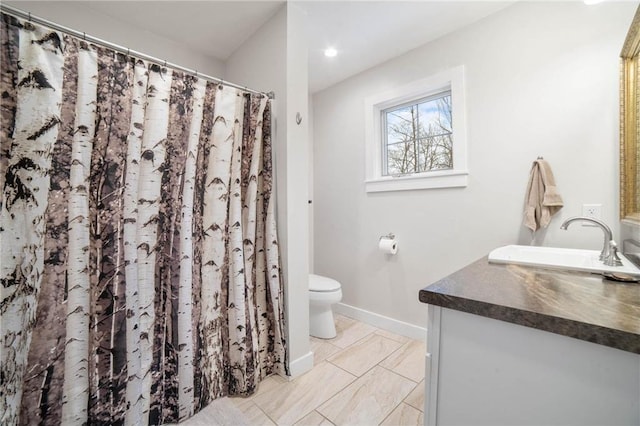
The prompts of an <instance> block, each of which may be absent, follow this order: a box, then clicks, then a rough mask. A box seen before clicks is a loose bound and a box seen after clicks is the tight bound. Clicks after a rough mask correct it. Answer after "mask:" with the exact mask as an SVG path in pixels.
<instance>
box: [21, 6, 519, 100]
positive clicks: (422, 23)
mask: <svg viewBox="0 0 640 426" xmlns="http://www.w3.org/2000/svg"><path fill="white" fill-rule="evenodd" d="M284 3H285V1H284V0H278V1H271V0H264V1H244V0H227V1H219V0H208V1H177V0H174V1H83V2H78V3H76V4H82V6H84V7H87V8H90V9H93V10H95V11H96V12H99V13H101V14H105V15H109V16H111V17H113V18H115V19H118V20H120V21H124V22H126V23H128V24H131V25H133V26H135V27H138V28H140V29H142V30H146V31H149V32H152V33H155V34H157V35H160V36H163V37H165V38H168V39H171V40H174V41H176V42H179V43H182V44H184V45H187V46H189V47H190V48H191V49H192V50H194V51H197V52H199V53H202V54H203V55H206V56H209V57H213V58H216V59H218V60H221V61H225V60H226V59H228V58H229V56H230V55H231V54H232V53H233V52H234V51H235V50H236V49H238V47H240V46H241V45H242V44H243V43H244V42H245V41H246V40H247V39H248V38H249V37H250V36H251V35H252V34H253V33H254V32H255V31H256V30H257V29H258V28H260V27H261V26H262V25H263V24H264V23H265V22H267V21H268V20H269V19H270V18H271V17H273V16H274V15H275V14H276V13H277V11H278V10H279V9H280V8H281V7H282V6H283V5H284ZM511 3H513V0H512V1H477V0H476V1H451V0H449V1H431V0H423V1H398V0H387V1H329V0H326V1H306V0H302V1H296V5H298V6H299V7H300V8H301V9H302V10H303V11H304V13H306V15H307V20H308V22H307V25H306V28H307V29H308V41H309V86H310V91H311V92H312V93H314V92H317V91H319V90H322V89H325V88H327V87H329V86H331V85H333V84H335V83H337V82H339V81H342V80H344V79H346V78H348V77H350V76H352V75H355V74H357V73H360V72H362V71H364V70H366V69H368V68H371V67H373V66H375V65H378V64H380V63H382V62H385V61H387V60H389V59H391V58H393V57H396V56H398V55H401V54H403V53H405V52H407V51H409V50H411V49H414V48H416V47H418V46H420V45H422V44H425V43H427V42H429V41H431V40H434V39H436V38H438V37H441V36H443V35H445V34H447V33H450V32H452V31H455V30H457V29H460V28H462V27H464V26H466V25H469V24H471V23H473V22H475V21H478V20H480V19H482V18H484V17H485V16H488V15H490V14H492V13H495V12H497V11H498V10H500V9H502V8H504V7H506V6H508V5H509V4H511ZM23 4H24V3H23ZM18 6H19V5H18ZM220 40H223V41H224V42H223V43H220V42H219V41H220ZM329 45H332V46H333V47H335V48H336V49H337V50H338V56H336V57H335V58H326V57H325V56H324V55H323V50H324V49H325V48H326V47H327V46H329ZM185 66H187V67H188V64H185Z"/></svg>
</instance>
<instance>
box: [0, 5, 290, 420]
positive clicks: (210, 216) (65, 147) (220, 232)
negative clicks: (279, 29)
mask: <svg viewBox="0 0 640 426" xmlns="http://www.w3.org/2000/svg"><path fill="white" fill-rule="evenodd" d="M1 23H2V28H1V31H0V36H1V40H0V42H1V45H2V47H1V48H2V51H1V57H0V61H1V64H2V69H1V79H0V85H1V87H0V91H1V95H2V105H1V107H2V108H1V115H0V119H1V123H0V124H1V126H0V127H1V134H0V137H1V140H0V142H1V146H0V148H1V150H0V159H1V162H0V179H1V180H0V187H1V188H2V198H1V200H2V206H1V213H0V214H1V216H0V221H1V222H0V246H1V247H2V253H1V257H0V272H1V275H0V279H1V280H2V281H1V284H2V285H1V286H0V290H1V304H0V313H1V315H2V316H1V321H2V325H1V331H2V343H1V344H2V347H0V353H1V361H2V366H1V371H0V374H1V380H2V393H1V396H0V416H1V418H0V423H1V424H3V425H4V424H9V425H11V424H29V425H35V424H87V423H88V424H116V425H117V424H126V425H139V424H161V423H165V422H176V421H178V420H181V419H184V418H186V417H188V416H190V415H192V414H193V413H194V412H196V411H198V410H199V409H200V408H202V407H203V406H205V405H206V404H208V403H209V402H210V401H212V400H214V399H216V398H218V397H220V396H223V395H244V394H250V393H252V392H253V391H254V389H255V387H256V385H257V383H258V382H259V381H260V379H261V378H263V377H265V376H266V375H269V374H271V373H275V372H277V373H284V374H286V371H284V370H285V368H286V367H285V366H286V359H285V353H286V351H285V338H284V333H283V317H284V315H283V295H282V285H281V277H280V266H279V262H280V261H279V254H278V242H277V233H276V225H275V215H274V209H275V206H274V198H273V182H272V177H273V173H272V169H271V166H272V158H271V155H272V153H271V127H270V126H271V118H270V117H271V102H270V100H269V99H267V98H266V97H264V96H262V95H249V94H247V93H243V92H242V91H238V90H236V89H233V88H230V87H225V86H222V85H219V84H215V83H211V82H207V81H204V80H203V79H198V78H196V77H194V76H190V75H187V74H182V73H180V72H177V71H172V70H171V69H167V68H163V67H160V66H158V65H155V64H151V63H147V62H144V61H142V60H136V59H134V58H131V57H128V56H127V55H122V54H120V53H117V52H115V51H113V50H110V49H107V48H104V47H100V46H96V45H92V44H89V43H87V42H85V41H83V40H79V39H77V38H74V37H71V36H68V35H63V34H61V33H58V32H55V31H52V30H50V29H47V28H45V27H42V26H38V25H34V24H32V23H31V22H28V21H21V20H19V19H16V18H13V17H10V16H9V15H7V14H2V22H1Z"/></svg>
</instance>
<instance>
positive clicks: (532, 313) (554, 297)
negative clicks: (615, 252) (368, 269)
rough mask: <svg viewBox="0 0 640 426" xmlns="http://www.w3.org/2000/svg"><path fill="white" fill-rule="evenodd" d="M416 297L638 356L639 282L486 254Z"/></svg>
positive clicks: (639, 346)
mask: <svg viewBox="0 0 640 426" xmlns="http://www.w3.org/2000/svg"><path fill="white" fill-rule="evenodd" d="M420 301H421V302H423V303H428V304H431V305H437V306H442V307H444V308H449V309H455V310H457V311H462V312H468V313H471V314H475V315H481V316H484V317H488V318H494V319H497V320H501V321H506V322H510V323H514V324H520V325H524V326H527V327H532V328H537V329H540V330H545V331H549V332H552V333H556V334H561V335H564V336H569V337H574V338H576V339H582V340H586V341H588V342H593V343H598V344H601V345H605V346H610V347H612V348H617V349H621V350H624V351H628V352H634V353H637V354H640V284H628V283H619V282H613V281H609V280H605V279H603V278H602V277H600V276H598V275H592V274H588V273H582V272H560V271H551V270H545V269H539V268H533V267H525V266H517V265H496V264H490V263H489V261H488V260H487V258H486V257H485V258H482V259H480V260H478V261H476V262H474V263H472V264H470V265H469V266H466V267H464V268H462V269H461V270H459V271H457V272H455V273H453V274H451V275H449V276H448V277H446V278H443V279H441V280H440V281H437V282H436V283H434V284H432V285H430V286H428V287H426V288H424V289H422V290H420Z"/></svg>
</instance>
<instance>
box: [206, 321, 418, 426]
mask: <svg viewBox="0 0 640 426" xmlns="http://www.w3.org/2000/svg"><path fill="white" fill-rule="evenodd" d="M336 328H337V331H338V335H337V336H336V337H335V338H334V339H331V340H322V339H316V338H311V350H312V351H313V352H314V367H313V369H312V370H311V371H309V372H308V373H306V374H304V375H302V376H300V377H297V378H296V379H294V380H292V381H287V380H286V379H285V378H283V377H280V376H271V377H268V378H267V379H265V380H264V381H263V382H262V383H261V384H260V387H259V389H258V392H256V394H254V395H252V396H251V397H248V398H229V401H231V402H232V403H233V404H234V406H235V408H237V409H238V410H239V411H241V412H242V413H243V414H244V416H245V417H246V418H247V419H248V423H249V424H251V425H256V426H262V425H265V426H266V425H323V426H331V425H367V426H369V425H397V426H399V425H402V426H404V425H422V423H423V412H422V410H423V404H424V357H425V353H426V346H425V343H424V342H421V341H417V340H411V339H408V338H406V337H403V336H399V335H396V334H393V333H389V332H387V331H384V330H380V329H378V328H376V327H373V326H371V325H368V324H365V323H362V322H359V321H356V320H353V319H350V318H347V317H344V316H340V315H337V316H336ZM200 414H204V413H200ZM197 417H198V416H197V415H196V416H195V417H194V420H195V418H197Z"/></svg>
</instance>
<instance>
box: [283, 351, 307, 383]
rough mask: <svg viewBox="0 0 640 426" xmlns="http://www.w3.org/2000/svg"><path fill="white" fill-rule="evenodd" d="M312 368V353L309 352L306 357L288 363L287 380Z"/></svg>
mask: <svg viewBox="0 0 640 426" xmlns="http://www.w3.org/2000/svg"><path fill="white" fill-rule="evenodd" d="M312 368H313V352H311V351H309V353H307V354H306V355H303V356H301V357H300V358H297V359H293V360H291V362H289V376H287V379H289V380H291V379H294V378H296V377H298V376H301V375H302V374H304V373H306V372H307V371H309V370H311V369H312Z"/></svg>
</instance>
